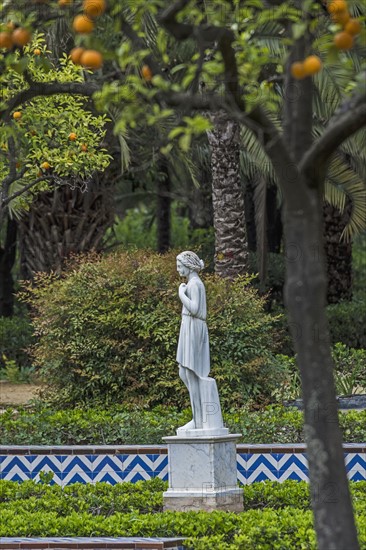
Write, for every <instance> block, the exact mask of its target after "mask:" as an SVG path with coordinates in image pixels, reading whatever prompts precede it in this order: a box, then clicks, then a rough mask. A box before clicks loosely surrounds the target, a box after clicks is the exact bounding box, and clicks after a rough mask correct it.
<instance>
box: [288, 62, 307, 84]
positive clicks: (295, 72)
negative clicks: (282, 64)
mask: <svg viewBox="0 0 366 550" xmlns="http://www.w3.org/2000/svg"><path fill="white" fill-rule="evenodd" d="M290 70H291V74H292V76H293V77H294V78H296V79H297V80H302V79H303V78H305V77H306V76H307V74H306V71H305V67H304V63H301V61H296V62H295V63H292V65H291V69H290Z"/></svg>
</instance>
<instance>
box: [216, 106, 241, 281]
mask: <svg viewBox="0 0 366 550" xmlns="http://www.w3.org/2000/svg"><path fill="white" fill-rule="evenodd" d="M212 120H213V123H214V129H213V130H212V131H210V132H208V140H209V143H210V147H211V167H212V206H213V214H214V229H215V272H216V273H217V274H218V275H220V276H221V277H230V278H232V277H235V276H237V275H240V274H242V273H245V272H246V271H247V260H248V243H247V237H246V229H245V217H244V197H243V193H242V186H241V183H240V162H239V128H238V125H237V123H235V122H233V121H230V120H228V119H227V118H226V117H225V116H221V114H216V115H213V116H212Z"/></svg>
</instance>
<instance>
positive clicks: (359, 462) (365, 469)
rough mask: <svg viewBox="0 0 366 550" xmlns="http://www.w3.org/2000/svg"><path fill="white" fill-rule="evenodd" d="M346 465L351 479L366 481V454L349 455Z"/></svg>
mask: <svg viewBox="0 0 366 550" xmlns="http://www.w3.org/2000/svg"><path fill="white" fill-rule="evenodd" d="M345 463H346V469H347V476H348V478H349V479H351V480H353V481H366V453H347V454H346V455H345Z"/></svg>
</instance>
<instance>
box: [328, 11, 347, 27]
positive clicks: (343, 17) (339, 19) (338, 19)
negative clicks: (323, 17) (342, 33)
mask: <svg viewBox="0 0 366 550" xmlns="http://www.w3.org/2000/svg"><path fill="white" fill-rule="evenodd" d="M331 17H332V21H334V23H338V24H339V25H342V26H343V27H344V25H346V23H347V22H348V21H349V20H350V17H351V16H350V14H349V13H348V11H337V12H335V13H332V15H331Z"/></svg>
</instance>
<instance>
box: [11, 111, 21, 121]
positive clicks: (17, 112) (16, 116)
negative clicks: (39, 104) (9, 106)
mask: <svg viewBox="0 0 366 550" xmlns="http://www.w3.org/2000/svg"><path fill="white" fill-rule="evenodd" d="M13 118H14V119H15V120H19V119H20V118H22V113H21V112H20V111H15V113H13Z"/></svg>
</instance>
